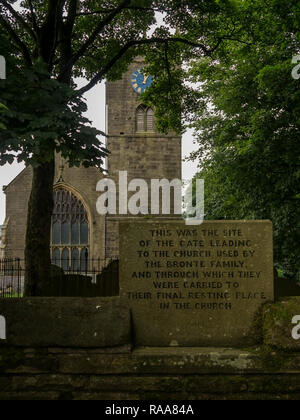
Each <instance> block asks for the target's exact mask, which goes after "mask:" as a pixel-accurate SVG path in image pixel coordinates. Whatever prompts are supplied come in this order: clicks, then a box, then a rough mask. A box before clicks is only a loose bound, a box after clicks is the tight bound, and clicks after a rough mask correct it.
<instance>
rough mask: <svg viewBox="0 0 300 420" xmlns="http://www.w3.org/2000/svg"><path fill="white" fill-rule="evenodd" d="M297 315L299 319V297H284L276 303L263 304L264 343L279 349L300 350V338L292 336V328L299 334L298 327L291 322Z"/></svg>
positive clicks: (299, 328) (299, 329)
mask: <svg viewBox="0 0 300 420" xmlns="http://www.w3.org/2000/svg"><path fill="white" fill-rule="evenodd" d="M297 315H298V316H299V319H300V297H290V298H284V299H282V300H281V301H279V302H278V303H276V304H268V305H265V306H264V307H263V310H262V330H263V337H264V343H265V344H266V345H269V346H273V347H276V348H278V349H281V350H293V351H300V339H298V340H296V339H295V338H293V337H292V331H293V329H294V328H295V330H296V329H298V334H300V327H297V324H293V323H292V320H293V318H294V317H295V316H297ZM298 324H300V322H298Z"/></svg>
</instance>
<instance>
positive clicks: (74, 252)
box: [72, 248, 80, 271]
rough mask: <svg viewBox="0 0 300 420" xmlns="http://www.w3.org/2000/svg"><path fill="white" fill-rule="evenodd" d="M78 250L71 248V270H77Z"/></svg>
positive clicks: (78, 263)
mask: <svg viewBox="0 0 300 420" xmlns="http://www.w3.org/2000/svg"><path fill="white" fill-rule="evenodd" d="M79 265H80V261H79V250H78V249H77V248H75V249H73V250H72V270H73V271H79Z"/></svg>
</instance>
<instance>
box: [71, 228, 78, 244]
mask: <svg viewBox="0 0 300 420" xmlns="http://www.w3.org/2000/svg"><path fill="white" fill-rule="evenodd" d="M78 244H79V223H77V222H76V223H72V245H78Z"/></svg>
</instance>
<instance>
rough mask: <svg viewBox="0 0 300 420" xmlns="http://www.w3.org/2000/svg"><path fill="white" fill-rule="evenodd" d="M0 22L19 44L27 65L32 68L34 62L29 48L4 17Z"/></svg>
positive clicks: (0, 18) (1, 17)
mask: <svg viewBox="0 0 300 420" xmlns="http://www.w3.org/2000/svg"><path fill="white" fill-rule="evenodd" d="M0 22H1V23H2V25H3V26H4V28H5V29H6V30H7V32H8V34H9V35H10V37H11V38H12V39H13V40H14V41H15V43H16V44H17V47H18V50H19V51H20V52H21V53H22V55H23V57H24V60H25V62H26V64H27V65H28V66H29V67H31V66H32V61H31V56H30V52H29V50H28V48H27V46H26V45H25V44H24V43H23V42H22V40H21V39H20V38H19V36H18V35H17V33H16V32H15V31H14V29H13V28H12V27H11V25H10V24H9V23H8V22H7V21H6V20H5V19H4V17H3V16H2V15H0Z"/></svg>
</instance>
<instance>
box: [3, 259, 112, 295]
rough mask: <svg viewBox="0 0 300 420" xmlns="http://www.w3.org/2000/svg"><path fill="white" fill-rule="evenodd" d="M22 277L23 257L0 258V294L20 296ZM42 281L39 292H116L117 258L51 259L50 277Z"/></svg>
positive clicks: (21, 293)
mask: <svg viewBox="0 0 300 420" xmlns="http://www.w3.org/2000/svg"><path fill="white" fill-rule="evenodd" d="M61 267H64V269H62V268H61ZM24 278H25V261H24V260H21V259H19V258H14V259H10V258H4V259H0V298H21V297H22V296H23V293H24ZM45 285H46V286H45V288H44V290H43V296H69V297H80V296H82V297H105V296H117V295H119V262H118V259H117V258H110V259H101V258H93V259H85V261H82V262H80V261H79V262H78V264H74V262H72V261H69V260H68V261H66V260H62V259H60V260H59V261H52V266H51V275H50V279H47V281H46V282H45Z"/></svg>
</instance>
